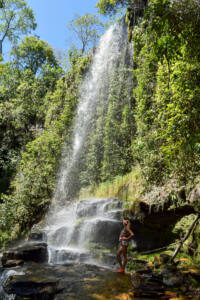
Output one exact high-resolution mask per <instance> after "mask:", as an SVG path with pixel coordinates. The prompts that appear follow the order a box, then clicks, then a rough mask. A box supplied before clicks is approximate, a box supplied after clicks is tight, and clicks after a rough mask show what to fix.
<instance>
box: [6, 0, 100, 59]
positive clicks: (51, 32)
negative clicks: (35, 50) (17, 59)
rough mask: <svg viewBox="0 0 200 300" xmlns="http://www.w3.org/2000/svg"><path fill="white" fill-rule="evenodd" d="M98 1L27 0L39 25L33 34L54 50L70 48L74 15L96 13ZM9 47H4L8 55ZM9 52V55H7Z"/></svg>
mask: <svg viewBox="0 0 200 300" xmlns="http://www.w3.org/2000/svg"><path fill="white" fill-rule="evenodd" d="M97 1H98V0H26V2H27V4H28V6H30V7H31V8H32V9H33V11H34V13H35V18H36V22H37V24H38V26H37V28H36V30H35V31H34V32H33V34H37V35H38V36H39V37H40V39H42V40H45V41H46V42H48V43H49V44H50V45H51V46H52V47H53V48H54V49H61V50H66V49H67V48H69V42H70V39H71V37H70V35H71V34H70V32H69V31H68V29H67V24H68V23H69V21H70V20H72V19H73V17H74V14H75V13H78V14H79V15H84V14H85V13H86V12H89V13H96V14H97V9H96V8H95V5H96V3H97ZM8 51H9V47H8V46H7V47H4V54H7V53H8ZM5 52H7V53H5Z"/></svg>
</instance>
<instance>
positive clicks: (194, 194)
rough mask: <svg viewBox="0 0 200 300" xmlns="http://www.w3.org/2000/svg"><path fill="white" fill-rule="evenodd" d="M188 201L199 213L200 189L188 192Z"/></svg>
mask: <svg viewBox="0 0 200 300" xmlns="http://www.w3.org/2000/svg"><path fill="white" fill-rule="evenodd" d="M188 200H189V202H190V203H191V205H192V206H194V207H195V209H196V210H197V211H200V187H199V186H198V187H196V188H194V189H193V190H192V191H191V192H190V194H189V196H188Z"/></svg>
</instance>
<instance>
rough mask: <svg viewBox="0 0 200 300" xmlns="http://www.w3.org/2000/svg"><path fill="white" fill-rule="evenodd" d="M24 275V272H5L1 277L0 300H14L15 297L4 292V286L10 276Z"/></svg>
mask: <svg viewBox="0 0 200 300" xmlns="http://www.w3.org/2000/svg"><path fill="white" fill-rule="evenodd" d="M14 275H23V272H17V271H15V270H4V271H3V272H2V274H1V275H0V300H14V299H15V295H12V294H11V295H8V294H6V293H5V291H4V290H3V285H4V283H6V281H7V280H8V278H9V277H10V276H14Z"/></svg>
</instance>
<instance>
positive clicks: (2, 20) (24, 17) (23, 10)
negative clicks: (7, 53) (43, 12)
mask: <svg viewBox="0 0 200 300" xmlns="http://www.w3.org/2000/svg"><path fill="white" fill-rule="evenodd" d="M0 3H1V4H2V5H1V9H0V54H2V45H3V42H4V41H5V39H6V38H7V39H8V40H9V41H10V42H16V41H17V40H18V39H19V36H20V35H21V34H27V33H29V32H30V31H31V30H34V29H35V28H36V22H35V18H34V14H33V11H32V9H31V8H29V7H28V6H27V4H26V2H25V1H21V0H4V1H3V2H2V1H1V2H0Z"/></svg>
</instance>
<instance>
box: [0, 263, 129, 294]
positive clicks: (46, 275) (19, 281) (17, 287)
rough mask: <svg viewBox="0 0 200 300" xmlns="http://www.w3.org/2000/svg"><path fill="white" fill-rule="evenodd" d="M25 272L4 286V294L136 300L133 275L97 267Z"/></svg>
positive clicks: (29, 267) (34, 268)
mask: <svg viewBox="0 0 200 300" xmlns="http://www.w3.org/2000/svg"><path fill="white" fill-rule="evenodd" d="M22 270H23V272H24V273H25V274H26V275H16V276H12V277H10V278H9V280H8V281H7V282H6V283H5V284H4V290H5V291H6V292H7V293H8V294H15V295H17V299H29V300H30V299H37V300H40V299H42V300H44V299H45V300H46V299H47V300H70V299H73V300H77V299H79V300H86V299H87V300H94V299H108V300H111V299H112V300H113V299H123V297H126V298H125V299H133V296H132V295H133V292H132V289H133V288H132V284H131V279H130V276H129V275H121V274H118V273H115V272H111V271H109V270H108V269H104V268H100V267H97V266H92V265H85V264H81V263H77V264H75V263H73V264H66V265H64V266H49V265H41V264H39V265H38V264H37V265H35V264H28V265H26V266H24V267H23V269H22Z"/></svg>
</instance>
